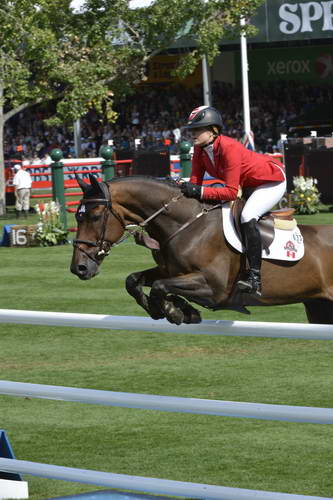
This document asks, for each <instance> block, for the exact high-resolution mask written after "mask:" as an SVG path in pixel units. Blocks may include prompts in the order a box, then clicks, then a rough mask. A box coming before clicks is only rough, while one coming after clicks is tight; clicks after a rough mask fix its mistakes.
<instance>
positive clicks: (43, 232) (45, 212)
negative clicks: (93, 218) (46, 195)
mask: <svg viewBox="0 0 333 500" xmlns="http://www.w3.org/2000/svg"><path fill="white" fill-rule="evenodd" d="M35 209H36V211H37V213H38V215H39V222H38V224H37V228H36V232H35V239H36V240H37V241H38V242H39V244H40V246H43V247H47V246H52V245H60V244H63V243H67V234H68V231H66V230H65V229H64V226H63V224H62V222H61V220H60V206H59V203H57V202H55V201H51V202H50V203H39V204H37V205H36V206H35Z"/></svg>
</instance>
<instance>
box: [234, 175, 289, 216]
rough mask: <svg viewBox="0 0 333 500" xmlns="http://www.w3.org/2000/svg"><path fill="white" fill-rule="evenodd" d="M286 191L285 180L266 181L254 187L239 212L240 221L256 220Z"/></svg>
mask: <svg viewBox="0 0 333 500" xmlns="http://www.w3.org/2000/svg"><path fill="white" fill-rule="evenodd" d="M285 192H286V180H284V181H280V182H268V183H267V184H262V185H261V186H258V187H256V188H254V191H253V193H252V194H251V195H250V197H249V198H248V200H247V202H246V203H245V206H244V208H243V211H242V213H241V223H242V224H243V223H244V222H249V221H250V220H251V219H256V220H258V219H259V218H260V217H261V216H262V215H263V214H265V213H266V212H269V210H271V209H272V208H273V207H274V205H276V204H277V203H278V202H279V201H280V200H281V198H282V197H283V195H284V193H285Z"/></svg>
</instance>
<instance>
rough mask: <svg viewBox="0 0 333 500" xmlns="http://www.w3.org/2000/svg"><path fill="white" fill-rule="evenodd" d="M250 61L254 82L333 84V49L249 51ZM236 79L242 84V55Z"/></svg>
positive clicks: (307, 48) (250, 70)
mask: <svg viewBox="0 0 333 500" xmlns="http://www.w3.org/2000/svg"><path fill="white" fill-rule="evenodd" d="M248 61H249V79H250V81H264V82H268V81H275V80H295V81H298V82H304V83H311V84H316V85H332V83H333V45H327V46H318V45H311V46H308V47H297V48H296V47H288V48H279V49H257V50H249V52H248ZM236 79H237V80H238V81H239V80H241V63H240V55H239V56H238V57H237V58H236Z"/></svg>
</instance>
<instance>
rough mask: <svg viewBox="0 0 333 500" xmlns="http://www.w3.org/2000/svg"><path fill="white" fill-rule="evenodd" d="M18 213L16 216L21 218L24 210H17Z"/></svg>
mask: <svg viewBox="0 0 333 500" xmlns="http://www.w3.org/2000/svg"><path fill="white" fill-rule="evenodd" d="M15 213H16V218H17V219H19V218H20V217H21V214H22V211H21V210H15Z"/></svg>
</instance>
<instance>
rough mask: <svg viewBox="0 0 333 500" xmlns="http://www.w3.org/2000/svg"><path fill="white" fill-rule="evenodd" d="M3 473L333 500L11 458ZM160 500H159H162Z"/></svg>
mask: <svg viewBox="0 0 333 500" xmlns="http://www.w3.org/2000/svg"><path fill="white" fill-rule="evenodd" d="M0 470H3V471H6V472H17V473H20V474H31V475H33V476H38V477H45V478H49V479H61V480H63V481H75V482H79V483H85V484H96V485H99V486H108V487H111V488H119V489H125V490H132V491H143V492H146V491H149V492H150V493H156V494H162V495H174V496H178V497H179V496H182V497H187V498H188V497H190V498H204V499H205V500H332V499H330V498H324V497H314V496H304V495H290V494H287V493H273V492H270V491H255V490H246V489H241V488H227V487H225V486H214V485H210V484H199V483H186V482H181V481H171V480H168V479H156V478H152V477H140V476H128V475H125V474H113V473H111V472H99V471H94V470H86V469H73V468H71V467H61V466H59V465H48V464H41V463H36V462H27V461H25V460H13V459H8V458H0ZM156 500H158V497H157V499H156ZM170 500H171V499H170Z"/></svg>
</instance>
